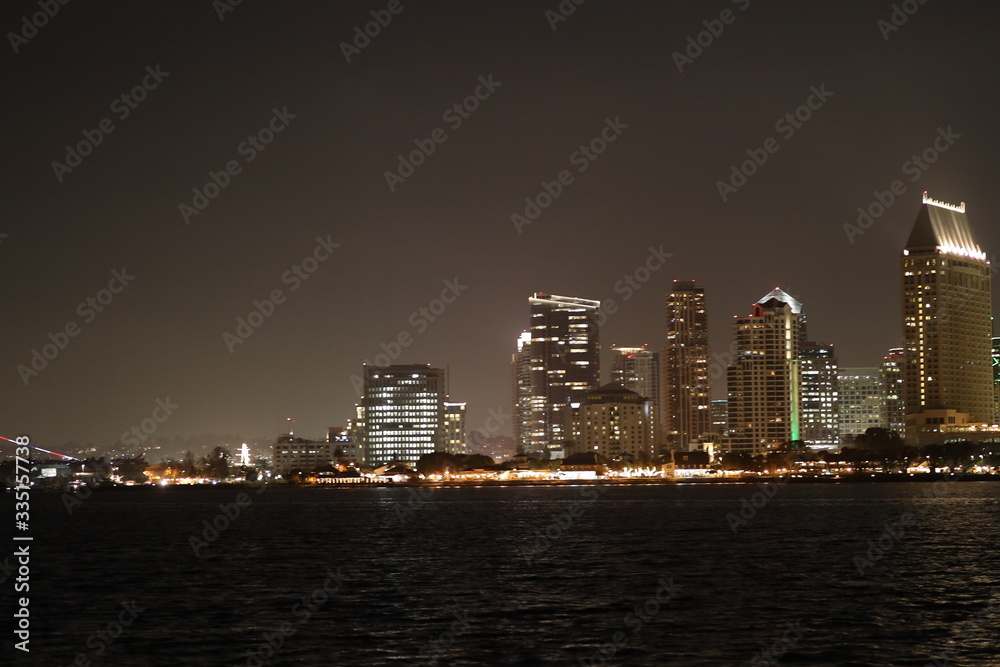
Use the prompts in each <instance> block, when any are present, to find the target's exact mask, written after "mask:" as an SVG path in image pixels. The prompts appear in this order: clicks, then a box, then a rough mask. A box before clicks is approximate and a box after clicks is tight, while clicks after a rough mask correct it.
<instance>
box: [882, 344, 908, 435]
mask: <svg viewBox="0 0 1000 667" xmlns="http://www.w3.org/2000/svg"><path fill="white" fill-rule="evenodd" d="M905 360H906V355H905V354H904V353H903V348H901V347H894V348H892V349H890V350H889V354H887V355H885V356H884V357H882V366H881V367H880V369H879V370H880V371H881V375H882V377H881V380H882V388H883V390H884V391H885V413H884V414H883V416H882V426H884V427H885V428H887V429H890V430H892V431H895V432H896V433H899V434H900V435H903V433H904V432H905V430H906V403H905V402H904V401H903V363H904V361H905Z"/></svg>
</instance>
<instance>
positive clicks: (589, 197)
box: [0, 2, 1000, 448]
mask: <svg viewBox="0 0 1000 667" xmlns="http://www.w3.org/2000/svg"><path fill="white" fill-rule="evenodd" d="M371 10H372V8H371V7H364V6H359V5H350V4H343V3H338V4H336V5H332V6H317V7H309V8H306V9H303V10H302V12H301V13H287V12H283V11H282V10H280V9H278V8H274V7H254V6H251V5H248V4H246V3H244V4H243V5H241V6H239V7H237V8H235V9H234V11H232V12H229V13H227V14H226V15H225V17H224V20H220V17H219V16H218V15H217V14H216V11H215V10H213V8H212V6H211V5H210V4H209V5H205V6H199V7H180V6H157V7H146V6H135V7H132V6H129V7H124V8H117V9H115V10H114V11H111V10H110V9H108V8H101V7H95V8H92V9H90V10H87V11H86V12H85V11H84V10H83V9H78V8H75V6H74V5H72V4H71V5H66V6H62V8H61V9H60V13H59V15H58V16H57V17H55V18H53V19H52V20H51V22H49V24H48V25H46V26H44V27H43V28H41V29H39V30H38V34H37V35H36V36H33V37H31V38H30V39H29V40H28V41H27V43H26V44H21V45H19V47H18V49H17V50H16V51H15V50H14V49H11V50H10V51H8V54H7V57H8V58H10V59H11V62H12V65H15V67H13V68H12V69H13V70H14V71H13V74H12V77H11V95H12V96H13V97H14V98H16V99H19V100H23V101H24V103H23V104H17V105H10V106H9V108H8V109H7V110H6V113H7V114H8V118H9V120H10V127H12V128H16V129H17V131H12V132H10V133H9V137H8V141H9V143H10V147H11V155H12V160H13V164H15V165H17V167H18V168H17V170H16V172H15V173H13V174H12V177H11V179H10V191H11V192H12V193H13V194H12V197H11V198H10V200H11V203H10V206H9V215H8V216H7V218H6V220H7V222H6V223H4V226H3V227H2V228H0V234H3V235H5V236H3V237H2V238H0V258H2V259H3V262H2V268H0V271H3V284H5V285H8V286H9V288H8V290H6V291H5V292H4V297H3V298H4V301H3V305H4V306H5V312H8V313H12V314H14V315H16V318H17V319H16V325H15V326H11V327H9V329H8V331H9V334H8V339H7V345H5V346H4V349H3V355H4V356H3V359H2V361H3V364H2V367H3V368H4V369H5V370H4V378H3V379H0V385H2V387H3V389H2V396H3V398H4V401H3V404H4V406H5V409H6V412H5V413H4V416H5V423H7V424H9V428H10V429H12V430H14V431H23V432H27V433H31V434H32V435H33V436H34V437H35V438H37V439H38V440H39V442H41V443H46V444H48V445H49V446H50V448H57V447H59V446H62V445H63V444H64V443H66V442H68V441H71V440H72V441H76V442H78V443H81V444H86V443H88V442H93V443H95V444H96V445H98V446H101V447H110V446H112V445H114V444H115V443H119V444H121V441H122V434H126V433H132V432H133V429H135V428H137V427H141V425H142V424H144V423H145V422H146V420H149V419H155V417H154V413H155V414H156V415H162V414H163V412H162V409H161V408H159V404H158V402H157V401H160V402H162V403H164V404H171V405H176V406H179V407H177V409H175V410H173V411H172V413H171V414H170V416H169V418H168V419H165V420H163V421H156V422H155V427H156V429H155V432H153V433H151V434H149V433H146V432H145V431H142V432H141V433H142V435H143V436H145V437H148V438H150V439H153V440H155V439H157V438H160V437H165V438H174V437H185V436H194V435H200V434H206V433H215V434H217V435H219V436H225V435H230V434H232V435H235V434H239V435H240V436H242V438H244V439H249V438H259V437H265V436H266V437H273V436H274V434H276V433H279V432H281V430H282V425H283V422H284V420H285V419H286V418H287V417H293V418H294V419H295V420H296V423H297V430H298V431H299V432H300V433H303V434H307V435H309V436H310V437H320V436H321V435H322V434H323V433H324V431H325V428H326V427H327V426H330V425H335V424H343V423H345V422H346V420H347V419H348V418H350V417H353V414H352V406H353V404H354V403H355V402H356V401H357V400H358V391H357V389H356V385H355V383H353V382H352V376H357V375H359V372H360V371H359V369H360V367H361V364H362V363H363V362H364V360H365V359H368V360H369V362H370V363H374V362H375V360H376V359H377V358H378V357H379V355H385V356H386V358H387V359H390V360H391V362H392V363H430V364H431V365H432V366H434V367H446V366H450V369H451V390H452V394H453V395H454V396H455V397H456V398H458V399H460V400H462V401H467V402H468V414H467V423H468V427H469V429H470V430H474V429H476V428H479V427H482V426H483V424H485V422H486V420H487V418H488V416H489V411H490V410H494V411H496V410H498V409H502V411H503V412H504V413H505V414H507V413H509V411H510V407H509V406H510V388H509V381H507V380H506V378H509V359H510V353H511V342H512V341H513V340H515V339H516V336H517V335H518V333H519V332H520V331H521V330H522V329H523V320H524V303H523V300H524V295H526V294H531V293H533V292H536V291H541V290H545V291H548V292H551V293H557V294H577V295H582V296H586V297H588V298H594V299H602V300H607V299H614V300H615V302H616V303H615V305H616V306H617V309H616V311H615V312H614V313H613V314H611V313H609V314H608V317H607V321H606V322H605V323H604V324H603V325H602V327H601V338H602V342H603V345H602V349H603V350H604V355H605V356H604V358H602V360H601V361H602V366H604V365H605V364H606V363H607V360H608V357H607V356H606V355H607V354H608V349H609V346H610V344H618V345H621V346H639V345H642V344H648V345H649V346H650V349H657V348H658V347H659V346H660V344H661V343H662V338H661V333H662V326H663V322H662V307H663V298H664V295H665V294H666V293H667V292H668V291H669V289H670V284H671V281H672V280H674V279H685V280H690V279H696V280H697V281H698V284H699V285H701V286H703V287H704V288H705V289H706V292H707V293H708V294H709V295H711V296H710V299H711V304H710V307H711V313H710V315H709V317H710V322H709V328H710V331H711V333H710V338H711V340H710V343H711V347H712V350H713V351H714V352H724V351H725V350H726V349H727V346H728V344H729V342H730V340H729V339H730V332H729V323H728V321H729V319H730V318H731V317H732V316H734V315H738V314H743V313H745V310H746V305H747V293H749V294H750V295H753V296H756V295H758V294H763V293H764V292H766V291H767V290H769V289H771V288H773V287H774V286H776V285H780V286H781V287H782V288H783V289H785V291H787V292H788V293H789V294H791V295H792V296H795V297H797V298H799V299H800V300H802V301H803V302H805V304H806V307H807V308H808V310H809V313H810V328H811V329H814V330H815V331H817V332H822V336H821V338H822V339H823V340H825V341H828V342H832V343H834V344H836V346H837V352H838V358H839V360H840V363H841V364H842V365H844V366H848V367H861V366H874V365H877V364H878V363H879V360H880V359H881V357H882V356H884V354H885V351H886V350H888V349H890V348H892V347H898V346H900V345H902V340H901V337H900V333H899V327H898V318H897V314H896V310H897V309H898V283H897V280H896V278H897V276H896V271H895V270H894V267H893V262H892V261H889V260H888V258H890V257H894V256H896V255H898V252H899V249H900V248H902V247H903V245H904V244H905V241H906V238H907V237H908V235H909V233H910V227H911V225H912V221H913V216H914V213H915V212H916V211H917V210H918V207H919V201H920V196H919V193H920V192H922V191H924V190H928V191H929V192H930V194H931V196H933V197H934V198H936V199H939V200H943V201H952V202H960V201H966V202H967V205H968V211H969V215H970V217H972V218H973V220H974V221H976V223H977V234H978V240H979V242H980V244H981V245H982V247H983V248H984V249H985V250H986V251H987V252H988V253H989V254H990V255H991V256H992V253H993V252H995V250H996V248H998V247H1000V230H998V229H997V227H996V225H993V224H990V221H991V220H992V218H994V217H995V215H996V212H997V211H1000V195H998V194H997V193H996V192H995V188H994V187H993V181H994V180H995V179H994V178H993V173H992V170H993V166H992V165H993V156H992V153H991V147H992V146H994V145H996V143H997V138H998V133H1000V129H998V128H997V126H996V123H995V119H994V118H993V114H992V112H991V109H992V108H993V106H995V105H994V104H993V101H994V100H995V96H996V92H995V91H994V89H993V88H991V87H989V86H983V85H982V81H989V80H991V77H992V70H991V69H990V67H991V65H990V63H991V62H993V60H992V59H991V58H990V54H992V53H994V52H995V51H996V48H997V47H996V44H995V40H994V39H993V35H992V33H991V32H990V30H989V25H990V24H991V22H990V21H989V20H988V16H989V15H991V12H992V11H995V10H992V9H991V8H985V9H984V8H983V7H982V6H973V5H972V4H961V3H959V4H952V5H949V6H935V5H934V4H933V3H927V4H925V5H921V6H920V9H919V12H918V13H917V14H916V15H914V16H912V17H910V18H909V20H908V21H907V22H906V24H905V25H902V26H900V27H899V29H898V30H894V31H892V32H891V33H888V34H887V33H884V32H883V30H881V29H880V28H879V27H878V22H879V21H880V20H885V19H886V18H887V16H888V14H889V13H890V10H889V8H887V7H881V6H875V5H871V4H870V3H864V4H862V3H842V4H840V5H838V6H836V7H835V8H831V9H830V10H829V11H828V12H827V13H826V14H825V15H824V20H823V21H822V22H817V21H816V20H815V19H814V17H811V16H809V15H807V13H806V10H805V9H804V8H803V7H802V6H801V5H799V4H796V3H790V2H787V3H780V2H779V3H769V4H767V5H764V4H759V3H752V4H750V6H749V7H748V8H747V9H746V10H745V11H742V10H741V11H737V12H736V14H735V15H734V16H735V17H736V19H735V23H733V24H731V25H727V26H726V27H725V32H724V33H723V34H721V35H720V36H718V38H713V39H711V40H710V41H711V42H712V43H711V44H710V46H708V47H707V48H704V53H702V54H700V55H698V57H697V58H693V62H691V63H686V62H683V61H681V64H682V67H678V61H677V59H676V58H675V56H674V54H675V53H683V52H684V49H685V48H686V47H687V45H688V39H689V38H694V37H696V36H698V34H699V33H700V32H702V31H703V30H705V28H704V22H705V21H710V20H715V19H716V18H717V13H715V12H714V10H713V11H709V10H708V9H707V8H705V7H704V6H696V5H691V6H683V7H673V6H661V5H651V6H637V7H636V8H635V10H634V11H635V13H634V14H632V13H629V14H623V10H622V9H621V8H615V7H602V6H600V5H589V4H588V5H584V6H580V7H578V8H577V10H576V11H575V12H574V13H573V14H572V15H571V16H569V17H566V21H565V22H560V23H559V24H558V25H556V26H555V28H553V26H552V25H551V24H550V21H549V20H548V19H546V17H545V10H546V8H543V7H539V6H538V5H537V4H535V3H506V4H505V5H504V6H503V7H492V6H483V7H478V6H475V7H473V6H467V5H464V4H460V3H457V4H454V5H449V6H447V8H446V9H439V10H438V11H430V10H423V9H421V8H418V6H417V5H412V6H410V5H406V10H405V11H404V12H403V13H402V14H400V15H399V16H397V17H395V18H394V19H393V22H392V23H391V25H389V26H388V27H386V28H385V29H384V30H383V31H381V34H379V35H378V36H377V37H376V38H373V39H372V43H371V44H370V45H369V46H367V47H365V48H363V49H360V53H358V54H353V53H352V57H351V58H350V60H348V59H347V58H346V57H345V54H344V52H343V50H342V49H341V48H340V46H339V45H340V43H341V42H349V41H350V40H351V39H352V35H353V34H354V29H355V27H357V26H359V25H364V23H365V22H367V21H370V20H371V15H370V13H369V12H370V11H371ZM3 11H4V15H5V18H6V20H7V24H8V25H9V26H13V27H17V26H20V25H21V18H22V17H23V16H25V15H29V14H31V13H32V12H35V11H37V4H36V3H23V4H19V3H13V4H11V5H9V6H7V7H5V8H4V10H3ZM442 12H445V13H447V12H451V13H449V14H448V15H449V16H451V17H452V20H450V21H442V20H441V17H442V16H443V15H444V13H442ZM84 19H86V20H87V21H91V22H92V24H89V23H88V26H90V27H89V28H88V30H78V29H76V28H77V27H78V26H79V25H80V23H79V21H82V20H84ZM626 23H627V24H628V25H629V26H631V27H630V29H629V30H628V32H627V33H626V32H625V31H624V28H623V27H622V26H623V25H625V24H626ZM304 24H309V25H313V26H319V27H322V30H317V31H315V32H313V33H309V32H308V31H306V32H305V33H304V31H303V30H302V25H304ZM177 26H184V28H183V31H184V35H185V40H183V43H184V44H185V46H182V42H181V41H179V40H178V39H177V29H178V28H177ZM458 26H461V28H459V27H458ZM271 32H274V34H275V35H276V39H279V41H280V40H284V41H282V43H286V44H287V45H288V48H287V49H285V50H282V51H279V52H271V51H269V50H262V49H260V48H259V43H258V42H259V36H260V35H261V34H269V33H271ZM137 35H142V38H141V39H139V38H138V37H137ZM292 36H295V38H294V39H292V38H291V37H292ZM286 37H287V38H288V39H287V40H285V38H286ZM95 39H96V40H98V41H99V42H100V43H101V44H102V45H103V46H102V47H101V48H94V47H93V45H94V41H95ZM703 41H704V40H703ZM954 43H962V44H964V45H966V46H967V48H965V49H961V50H955V49H950V48H945V47H944V45H945V44H954ZM428 44H435V45H436V46H435V48H433V49H430V48H428V47H427V45H428ZM789 53H794V54H795V57H794V58H789V57H788V55H789ZM838 54H839V55H843V56H844V57H831V56H835V55H838ZM847 54H850V55H849V57H848V55H847ZM859 63H864V64H865V66H863V67H862V66H859ZM206 72H209V73H211V74H212V76H210V77H208V78H206V75H205V73H206ZM760 72H767V76H764V77H762V76H760ZM206 81H210V82H212V85H206ZM123 96H125V97H126V98H127V99H128V102H125V101H122V97H123ZM130 105H131V106H130ZM456 105H457V107H458V110H457V111H456V109H455V108H456ZM126 112H128V113H127V115H126ZM789 117H791V120H788V118H789ZM104 120H107V121H108V122H107V123H104V124H103V128H110V127H111V126H113V128H114V129H113V130H111V131H107V130H106V129H101V128H102V121H104ZM459 121H460V122H459ZM436 130H440V132H437V133H436V134H435V131H436ZM98 132H99V135H100V136H98ZM84 133H86V134H84ZM88 136H89V137H94V141H91V140H90V139H88ZM434 136H437V138H438V139H440V140H441V141H438V140H437V139H433V138H432V137H434ZM98 138H99V139H100V142H99V143H96V142H97V140H98ZM428 140H430V144H428ZM88 142H90V144H94V145H88ZM81 145H82V149H81ZM592 145H593V149H592V148H591V146H592ZM421 146H422V147H423V148H421ZM67 147H70V148H71V149H72V150H69V149H67ZM431 147H433V152H431ZM765 147H769V148H765ZM581 148H583V149H584V150H581ZM414 151H417V152H416V153H414ZM73 152H75V153H76V154H77V156H78V157H73V155H71V154H70V153H73ZM83 152H86V153H88V154H87V155H80V153H83ZM427 153H430V154H429V155H428V154H427ZM414 155H415V156H416V157H415V158H414V159H411V157H413V156H414ZM400 156H402V158H401V157H400ZM251 157H252V158H253V159H252V160H251V159H250V158H251ZM416 162H420V164H414V163H416ZM54 163H58V164H59V165H63V167H65V168H67V169H70V170H71V171H68V172H67V171H64V168H63V167H55V168H54V167H53V164H54ZM230 163H233V164H230ZM387 173H390V174H395V176H390V178H389V181H391V183H389V182H387V177H386V174H387ZM748 174H749V175H748ZM560 175H562V176H561V177H560ZM397 179H402V182H398V180H397ZM720 183H721V184H723V187H722V188H721V192H720V185H719V184H720ZM731 190H735V191H731ZM196 191H197V192H196ZM198 193H200V194H198ZM182 206H183V207H184V208H182ZM188 209H193V210H194V211H197V213H196V214H195V213H193V212H191V211H190V210H188ZM515 215H516V216H520V217H521V218H523V219H524V220H526V221H528V222H527V223H523V222H520V221H517V220H512V216H515ZM654 269H655V270H654ZM279 291H280V294H278V295H277V296H278V298H277V299H275V298H273V297H274V296H275V293H276V292H279ZM859 294H863V295H864V298H861V299H859V298H858V297H857V296H856V295H859ZM751 298H753V297H751ZM996 298H997V297H996V295H994V306H995V305H996ZM859 322H863V323H864V324H865V326H864V327H860V326H858V323H859ZM67 327H69V331H71V332H73V333H67ZM74 334H75V335H74ZM401 338H402V340H403V341H404V342H406V343H407V344H404V343H403V342H400V339H401ZM53 339H55V340H56V341H60V342H62V343H64V344H65V347H64V348H59V347H58V344H57V343H56V342H54V341H53ZM46 345H56V348H57V351H56V352H55V353H54V354H51V355H49V356H51V357H52V358H43V359H41V360H40V361H36V362H35V363H36V365H37V366H38V367H39V368H40V370H37V371H36V370H35V369H34V368H32V367H31V365H32V361H33V359H34V355H33V351H35V350H42V349H43V348H45V346H46ZM49 351H50V352H51V351H52V348H49ZM20 366H25V367H27V368H29V369H31V371H32V372H29V373H27V374H26V379H24V378H23V377H22V375H21V373H20V372H19V370H18V368H19V367H20ZM35 372H37V375H35V374H34V373H35ZM604 379H605V378H602V380H604ZM723 395H724V394H723V393H721V392H720V391H719V390H718V389H717V390H715V392H714V393H713V397H714V398H721V397H722V396H723ZM502 432H503V433H511V432H512V429H511V427H510V424H509V423H508V424H507V425H505V426H504V427H503V429H502Z"/></svg>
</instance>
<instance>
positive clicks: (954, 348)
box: [901, 192, 994, 423]
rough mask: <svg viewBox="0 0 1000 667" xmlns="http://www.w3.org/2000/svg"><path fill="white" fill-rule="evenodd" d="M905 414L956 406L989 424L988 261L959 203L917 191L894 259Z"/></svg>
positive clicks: (990, 326) (972, 420)
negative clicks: (916, 207) (911, 219)
mask: <svg viewBox="0 0 1000 667" xmlns="http://www.w3.org/2000/svg"><path fill="white" fill-rule="evenodd" d="M901 269H902V278H903V281H902V283H903V284H902V287H903V347H904V355H905V359H904V362H903V395H904V397H905V404H906V414H907V415H908V421H909V416H914V415H919V414H920V413H923V412H926V411H931V410H934V411H937V410H955V411H957V412H958V413H964V414H967V415H968V421H969V422H972V423H985V422H992V421H993V417H994V414H993V371H992V358H991V356H992V354H991V336H992V323H991V311H992V307H991V306H992V304H991V297H990V262H989V260H988V259H987V258H986V253H985V252H983V249H982V248H980V247H979V244H978V243H976V241H975V238H974V237H973V235H972V230H971V227H970V226H969V220H968V218H967V217H966V214H965V203H964V202H962V203H961V204H959V205H957V206H956V205H954V204H946V203H944V202H941V201H937V200H934V199H931V198H929V197H928V196H927V193H926V192H925V193H924V197H923V204H922V206H921V208H920V213H919V214H918V215H917V220H916V222H915V223H914V225H913V231H912V232H911V233H910V238H909V240H908V241H907V243H906V249H905V250H903V255H902V258H901Z"/></svg>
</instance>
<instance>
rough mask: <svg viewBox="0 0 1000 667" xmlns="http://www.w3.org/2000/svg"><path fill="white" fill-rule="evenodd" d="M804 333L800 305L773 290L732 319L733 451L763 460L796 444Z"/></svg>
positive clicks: (731, 445) (731, 428) (730, 381)
mask: <svg viewBox="0 0 1000 667" xmlns="http://www.w3.org/2000/svg"><path fill="white" fill-rule="evenodd" d="M804 327H805V314H804V312H803V309H802V304H801V303H799V302H798V301H796V300H795V299H794V298H792V297H791V296H790V295H789V294H787V293H786V292H784V291H782V290H781V289H777V288H776V289H775V290H774V291H773V292H771V293H770V294H767V295H766V296H764V298H763V299H761V300H760V301H758V302H757V303H755V304H754V305H753V312H752V313H751V314H750V315H749V316H748V317H738V318H736V321H735V323H734V331H733V336H734V341H733V349H734V357H735V358H734V360H733V363H732V364H730V365H729V368H728V369H727V376H726V379H727V383H728V393H729V436H730V437H729V441H728V442H729V444H728V448H729V449H730V450H731V451H735V452H741V453H746V454H755V455H756V454H764V453H766V452H767V451H769V450H771V449H774V448H776V447H779V446H781V445H783V444H785V443H787V442H790V441H793V440H799V439H800V437H801V433H800V414H801V408H800V400H801V379H800V369H799V351H800V349H801V346H802V342H803V341H802V339H803V337H804V336H803V329H804Z"/></svg>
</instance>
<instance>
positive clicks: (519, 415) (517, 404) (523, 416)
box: [511, 331, 532, 450]
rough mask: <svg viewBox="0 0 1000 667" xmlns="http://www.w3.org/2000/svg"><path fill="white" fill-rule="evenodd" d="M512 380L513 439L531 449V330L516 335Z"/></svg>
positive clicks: (523, 446)
mask: <svg viewBox="0 0 1000 667" xmlns="http://www.w3.org/2000/svg"><path fill="white" fill-rule="evenodd" d="M511 374H512V376H513V381H514V385H513V388H514V441H515V442H516V443H517V444H518V446H520V447H522V448H525V449H526V450H530V449H531V444H532V443H531V438H530V437H529V436H530V434H531V404H532V402H531V401H532V393H531V332H529V331H522V332H521V335H519V336H518V337H517V351H516V352H514V354H513V355H512V356H511Z"/></svg>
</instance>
